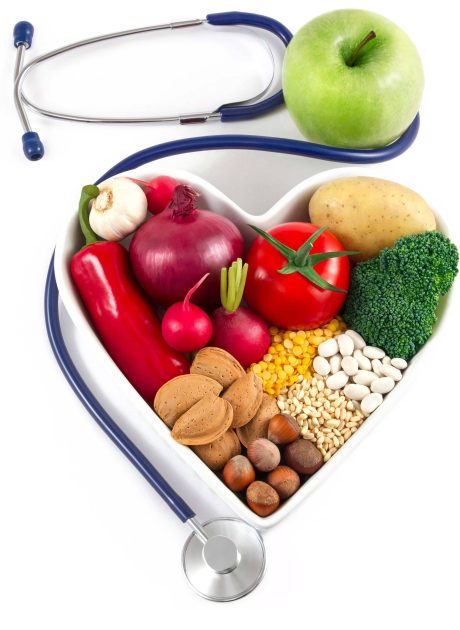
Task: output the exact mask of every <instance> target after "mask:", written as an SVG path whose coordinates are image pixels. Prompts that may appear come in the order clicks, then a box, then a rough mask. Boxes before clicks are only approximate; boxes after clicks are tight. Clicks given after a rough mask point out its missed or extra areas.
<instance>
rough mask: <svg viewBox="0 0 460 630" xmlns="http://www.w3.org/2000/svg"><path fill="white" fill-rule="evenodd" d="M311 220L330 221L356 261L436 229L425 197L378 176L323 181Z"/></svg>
mask: <svg viewBox="0 0 460 630" xmlns="http://www.w3.org/2000/svg"><path fill="white" fill-rule="evenodd" d="M309 213H310V220H311V222H312V223H314V224H315V225H317V226H319V227H321V226H323V225H327V226H328V228H329V229H330V231H331V232H332V233H333V234H334V235H335V236H337V238H338V239H339V240H340V242H341V243H342V245H343V246H344V248H345V249H347V250H355V251H359V252H360V253H359V254H357V255H355V256H352V257H351V258H352V260H354V261H355V262H357V261H361V260H367V259H368V258H372V257H373V256H376V255H377V254H378V253H379V251H380V250H381V249H383V248H384V247H391V246H392V245H393V244H394V242H395V241H397V240H398V238H401V237H402V236H407V235H408V234H415V233H418V232H425V231H426V230H435V229H436V221H435V218H434V215H433V212H432V211H431V208H430V207H429V206H428V205H427V203H426V201H425V200H424V199H422V197H420V195H418V194H417V193H416V192H414V191H413V190H410V188H406V187H405V186H401V185H400V184H396V183H395V182H391V181H387V180H385V179H377V178H375V177H346V178H343V179H336V180H334V181H332V182H329V183H327V184H323V185H322V186H320V187H319V188H318V190H316V192H315V193H314V195H313V197H312V198H311V199H310V204H309Z"/></svg>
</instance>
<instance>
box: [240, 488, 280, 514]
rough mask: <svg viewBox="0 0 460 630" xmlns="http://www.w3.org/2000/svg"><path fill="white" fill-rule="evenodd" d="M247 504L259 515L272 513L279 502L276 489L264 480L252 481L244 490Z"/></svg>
mask: <svg viewBox="0 0 460 630" xmlns="http://www.w3.org/2000/svg"><path fill="white" fill-rule="evenodd" d="M246 499H247V502H248V506H249V507H250V508H251V510H252V511H253V512H255V513H256V514H258V515H259V516H268V515H269V514H272V513H273V512H274V511H275V510H276V509H278V506H279V504H280V498H279V495H278V493H277V492H276V490H274V489H273V488H272V487H271V486H269V485H268V483H265V482H264V481H253V482H252V483H251V485H250V486H249V487H248V489H247V490H246Z"/></svg>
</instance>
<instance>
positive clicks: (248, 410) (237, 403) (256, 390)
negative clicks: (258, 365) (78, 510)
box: [222, 371, 264, 429]
mask: <svg viewBox="0 0 460 630" xmlns="http://www.w3.org/2000/svg"><path fill="white" fill-rule="evenodd" d="M263 393H264V392H263V389H262V381H261V380H260V378H259V377H258V376H257V374H255V373H254V372H252V371H251V372H248V373H247V374H245V375H244V376H241V377H240V378H238V379H237V380H236V381H235V382H234V383H232V384H231V385H230V387H229V388H228V389H227V390H225V392H224V393H223V395H222V398H223V399H224V400H227V401H228V402H229V403H230V404H231V406H232V407H233V423H232V429H235V428H237V427H242V426H243V425H245V424H247V423H248V422H249V421H250V420H251V419H252V418H254V416H255V415H256V413H257V411H258V410H259V407H260V405H261V403H262V398H263Z"/></svg>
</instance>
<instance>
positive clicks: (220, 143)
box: [13, 11, 419, 164]
mask: <svg viewBox="0 0 460 630" xmlns="http://www.w3.org/2000/svg"><path fill="white" fill-rule="evenodd" d="M204 24H209V25H212V26H249V27H252V28H257V29H263V30H266V31H269V32H271V33H272V34H274V35H276V36H277V37H278V38H279V39H280V41H281V42H282V43H283V44H284V45H285V46H287V45H288V44H289V42H290V40H291V39H292V33H291V32H290V31H289V30H288V29H287V28H286V27H285V26H284V25H283V24H281V23H280V22H278V21H277V20H274V19H272V18H269V17H266V16H264V15H257V14H255V13H242V12H239V11H230V12H226V13H210V14H209V15H207V16H206V18H204V19H196V20H184V21H181V22H171V23H169V24H157V25H153V26H145V27H141V28H135V29H130V30H126V31H119V32H116V33H108V34H107V35H99V36H97V37H91V38H89V39H84V40H81V41H78V42H75V43H73V44H69V45H67V46H62V47H61V48H57V49H55V50H52V51H50V52H48V53H45V54H44V55H40V56H39V57H36V58H35V59H33V60H32V61H30V62H29V63H28V64H27V65H25V66H23V62H24V54H25V51H26V50H27V49H28V48H30V46H31V45H32V39H33V34H34V28H33V26H32V24H30V22H18V23H17V24H16V26H15V27H14V32H13V36H14V45H15V47H16V50H17V53H16V63H15V68H14V102H15V105H16V109H17V112H18V116H19V119H20V121H21V125H22V127H23V130H24V133H23V135H22V146H23V151H24V154H25V156H26V158H27V159H28V160H32V161H36V160H40V159H41V158H42V157H43V155H44V153H45V149H44V146H43V143H42V141H41V140H40V137H39V135H38V133H37V132H35V131H33V130H32V127H31V125H30V122H29V119H28V116H27V113H26V107H28V108H29V109H31V110H33V111H35V112H36V113H38V114H41V115H42V116H47V117H48V118H55V119H59V120H71V121H77V122H87V123H147V122H171V121H178V122H180V123H182V124H186V123H197V122H206V121H208V120H218V121H221V122H233V121H240V120H247V119H250V118H254V117H256V116H260V115H262V114H264V113H266V112H268V111H270V110H272V109H274V108H275V107H278V106H280V105H282V104H283V103H284V98H283V93H282V91H281V90H279V91H278V92H276V93H275V94H272V95H271V96H268V97H267V98H263V96H264V94H265V92H266V90H264V91H263V92H262V93H261V94H258V95H256V96H255V97H252V98H250V99H247V100H246V101H243V102H241V103H229V104H224V105H221V106H220V107H219V108H218V109H217V110H215V111H211V112H198V113H192V114H183V115H177V116H163V117H158V116H157V117H145V116H143V117H137V118H136V117H130V118H111V117H94V116H81V115H76V114H72V113H66V112H58V111H53V110H50V109H45V108H43V107H40V106H39V105H37V104H36V103H33V102H32V101H31V100H30V99H28V98H27V97H26V95H25V94H24V92H23V84H24V81H25V79H26V77H27V75H28V74H29V72H30V71H31V70H32V69H33V68H35V67H37V66H38V65H39V64H41V63H43V62H44V61H47V60H49V59H52V58H54V57H57V56H58V55H62V54H64V53H66V52H69V51H71V50H75V49H76V48H82V47H84V46H89V45H90V44H97V43H99V42H103V41H108V40H112V39H119V38H121V37H126V36H130V35H137V34H140V33H148V32H151V31H161V30H169V29H179V28H188V27H195V26H201V25H204ZM267 89H268V88H267ZM260 98H262V100H259V99H260ZM418 128H419V116H418V114H417V116H416V117H415V118H414V120H413V121H412V124H411V125H410V127H409V128H408V129H407V130H406V131H405V132H404V133H403V134H402V135H401V137H400V138H399V139H398V140H396V141H395V142H393V143H392V144H390V145H388V146H386V147H381V148H378V149H366V150H361V149H342V148H340V147H330V146H325V145H321V144H313V143H311V142H306V141H303V140H288V139H286V138H271V137H265V136H245V135H226V136H214V137H212V138H209V137H203V138H201V137H198V138H190V139H188V140H180V141H177V144H175V145H174V148H172V147H171V150H172V151H173V154H174V153H184V152H188V151H198V150H204V149H211V148H213V149H219V148H222V149H223V148H233V147H236V145H238V148H252V149H258V150H263V151H275V152H281V153H292V154H294V155H303V156H306V157H314V158H319V159H323V160H330V161H335V162H351V163H355V164H369V163H373V162H383V161H386V160H391V159H393V158H394V157H396V156H398V155H400V154H401V153H403V152H404V151H405V150H406V149H407V148H408V147H409V146H410V145H411V144H412V142H413V141H414V139H415V137H416V135H417V132H418ZM198 146H200V147H201V149H200V148H197V147H198Z"/></svg>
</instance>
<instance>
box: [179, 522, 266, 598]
mask: <svg viewBox="0 0 460 630" xmlns="http://www.w3.org/2000/svg"><path fill="white" fill-rule="evenodd" d="M202 528H203V530H204V532H205V533H206V537H207V540H206V542H205V543H204V544H203V540H200V536H197V534H196V533H193V534H191V536H190V537H189V538H188V539H187V541H186V543H185V545H184V550H183V552H182V565H183V568H184V572H185V576H186V578H187V580H188V582H189V584H190V586H191V587H192V588H193V589H194V590H195V591H196V592H197V593H198V594H199V595H201V596H202V597H205V598H206V599H210V600H213V601H216V602H229V601H232V600H235V599H239V598H241V597H244V595H247V594H248V593H250V592H251V591H252V590H254V588H255V587H256V586H257V585H258V584H259V582H260V581H261V579H262V577H263V574H264V570H265V548H264V543H263V541H262V537H261V536H260V534H259V533H258V532H257V530H256V529H255V528H254V527H252V525H249V524H248V523H245V522H244V521H242V520H239V519H236V518H218V519H214V520H212V521H208V522H207V523H205V524H204V525H203V526H202Z"/></svg>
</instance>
